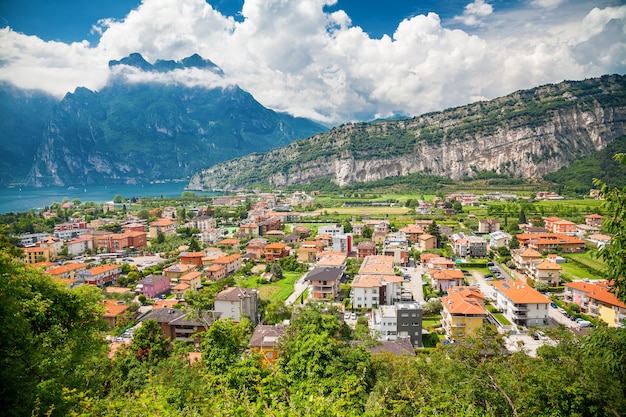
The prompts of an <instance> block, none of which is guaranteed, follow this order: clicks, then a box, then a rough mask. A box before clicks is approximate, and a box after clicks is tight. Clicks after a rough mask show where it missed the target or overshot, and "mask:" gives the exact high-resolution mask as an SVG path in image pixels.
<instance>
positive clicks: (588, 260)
mask: <svg viewBox="0 0 626 417" xmlns="http://www.w3.org/2000/svg"><path fill="white" fill-rule="evenodd" d="M593 253H594V252H593V251H587V252H583V253H571V254H567V255H565V257H566V258H567V259H573V260H575V261H577V262H580V263H582V264H585V265H587V266H588V267H590V268H593V269H596V270H598V271H604V270H605V269H606V264H605V263H604V261H603V260H602V259H598V258H596V257H594V256H593Z"/></svg>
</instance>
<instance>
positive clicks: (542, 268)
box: [529, 260, 563, 287]
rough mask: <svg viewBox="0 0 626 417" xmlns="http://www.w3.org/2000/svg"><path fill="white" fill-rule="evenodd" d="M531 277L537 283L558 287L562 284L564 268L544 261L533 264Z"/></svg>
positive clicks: (530, 267)
mask: <svg viewBox="0 0 626 417" xmlns="http://www.w3.org/2000/svg"><path fill="white" fill-rule="evenodd" d="M529 269H530V277H531V278H532V279H534V280H535V281H537V282H545V283H546V284H548V285H549V286H550V287H557V286H558V285H559V284H560V282H561V271H562V270H563V267H562V266H561V265H559V264H557V263H556V262H550V261H548V260H543V261H541V262H533V263H531V264H530V266H529Z"/></svg>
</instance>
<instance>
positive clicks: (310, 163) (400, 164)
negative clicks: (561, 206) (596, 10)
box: [189, 75, 626, 189]
mask: <svg viewBox="0 0 626 417" xmlns="http://www.w3.org/2000/svg"><path fill="white" fill-rule="evenodd" d="M624 134H626V77H624V76H619V75H612V76H604V77H601V78H596V79H591V80H584V81H568V82H563V83H560V84H557V85H546V86H542V87H537V88H535V89H532V90H525V91H519V92H516V93H513V94H511V95H508V96H506V97H502V98H499V99H495V100H491V101H488V102H480V103H474V104H471V105H468V106H463V107H458V108H454V109H449V110H446V111H443V112H438V113H429V114H426V115H422V116H420V117H415V118H412V119H406V120H393V121H380V122H374V123H350V124H346V125H342V126H339V127H337V128H334V129H332V130H331V131H330V132H327V133H323V134H319V135H316V136H314V137H312V138H310V139H306V140H301V141H298V142H294V143H292V144H290V145H288V146H286V147H283V148H279V149H275V150H273V151H271V152H269V153H265V154H252V155H248V156H245V157H242V158H239V159H236V160H233V161H229V162H226V163H221V164H218V165H214V166H212V167H209V168H207V169H204V170H201V171H200V172H198V173H197V174H196V175H194V176H193V178H192V180H191V181H190V183H189V188H190V189H240V188H245V187H249V186H253V185H255V184H271V185H274V186H278V187H282V186H285V185H290V184H303V183H308V182H310V181H312V180H314V179H318V178H330V179H331V180H332V181H334V182H336V183H337V184H339V185H346V184H351V183H357V182H369V181H374V180H379V179H383V178H387V177H391V176H400V175H408V174H412V173H421V174H433V175H439V176H443V177H448V178H452V179H461V178H463V177H465V176H469V177H472V176H474V175H476V174H477V173H479V172H483V171H492V172H496V173H498V174H504V175H510V176H513V177H524V178H531V177H540V176H543V175H545V174H547V173H550V172H554V171H556V170H558V169H560V168H561V167H563V166H565V165H568V164H569V163H571V162H572V161H573V160H575V159H577V158H580V157H582V156H585V155H588V154H590V153H591V152H593V151H596V150H600V149H603V148H604V147H606V146H607V144H608V143H610V142H612V141H613V140H614V139H615V138H617V137H620V136H622V135H624Z"/></svg>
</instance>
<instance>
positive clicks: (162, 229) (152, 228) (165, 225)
mask: <svg viewBox="0 0 626 417" xmlns="http://www.w3.org/2000/svg"><path fill="white" fill-rule="evenodd" d="M159 233H161V234H162V235H164V236H171V235H173V234H175V233H176V223H174V221H173V220H171V219H166V218H161V219H157V220H155V221H153V222H152V223H150V225H149V226H148V237H150V238H151V239H156V237H157V236H158V235H159Z"/></svg>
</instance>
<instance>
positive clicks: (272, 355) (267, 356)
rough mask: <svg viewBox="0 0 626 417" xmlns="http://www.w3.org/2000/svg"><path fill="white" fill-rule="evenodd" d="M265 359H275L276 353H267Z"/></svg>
mask: <svg viewBox="0 0 626 417" xmlns="http://www.w3.org/2000/svg"><path fill="white" fill-rule="evenodd" d="M265 357H266V358H267V359H273V358H274V352H267V353H266V354H265Z"/></svg>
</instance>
